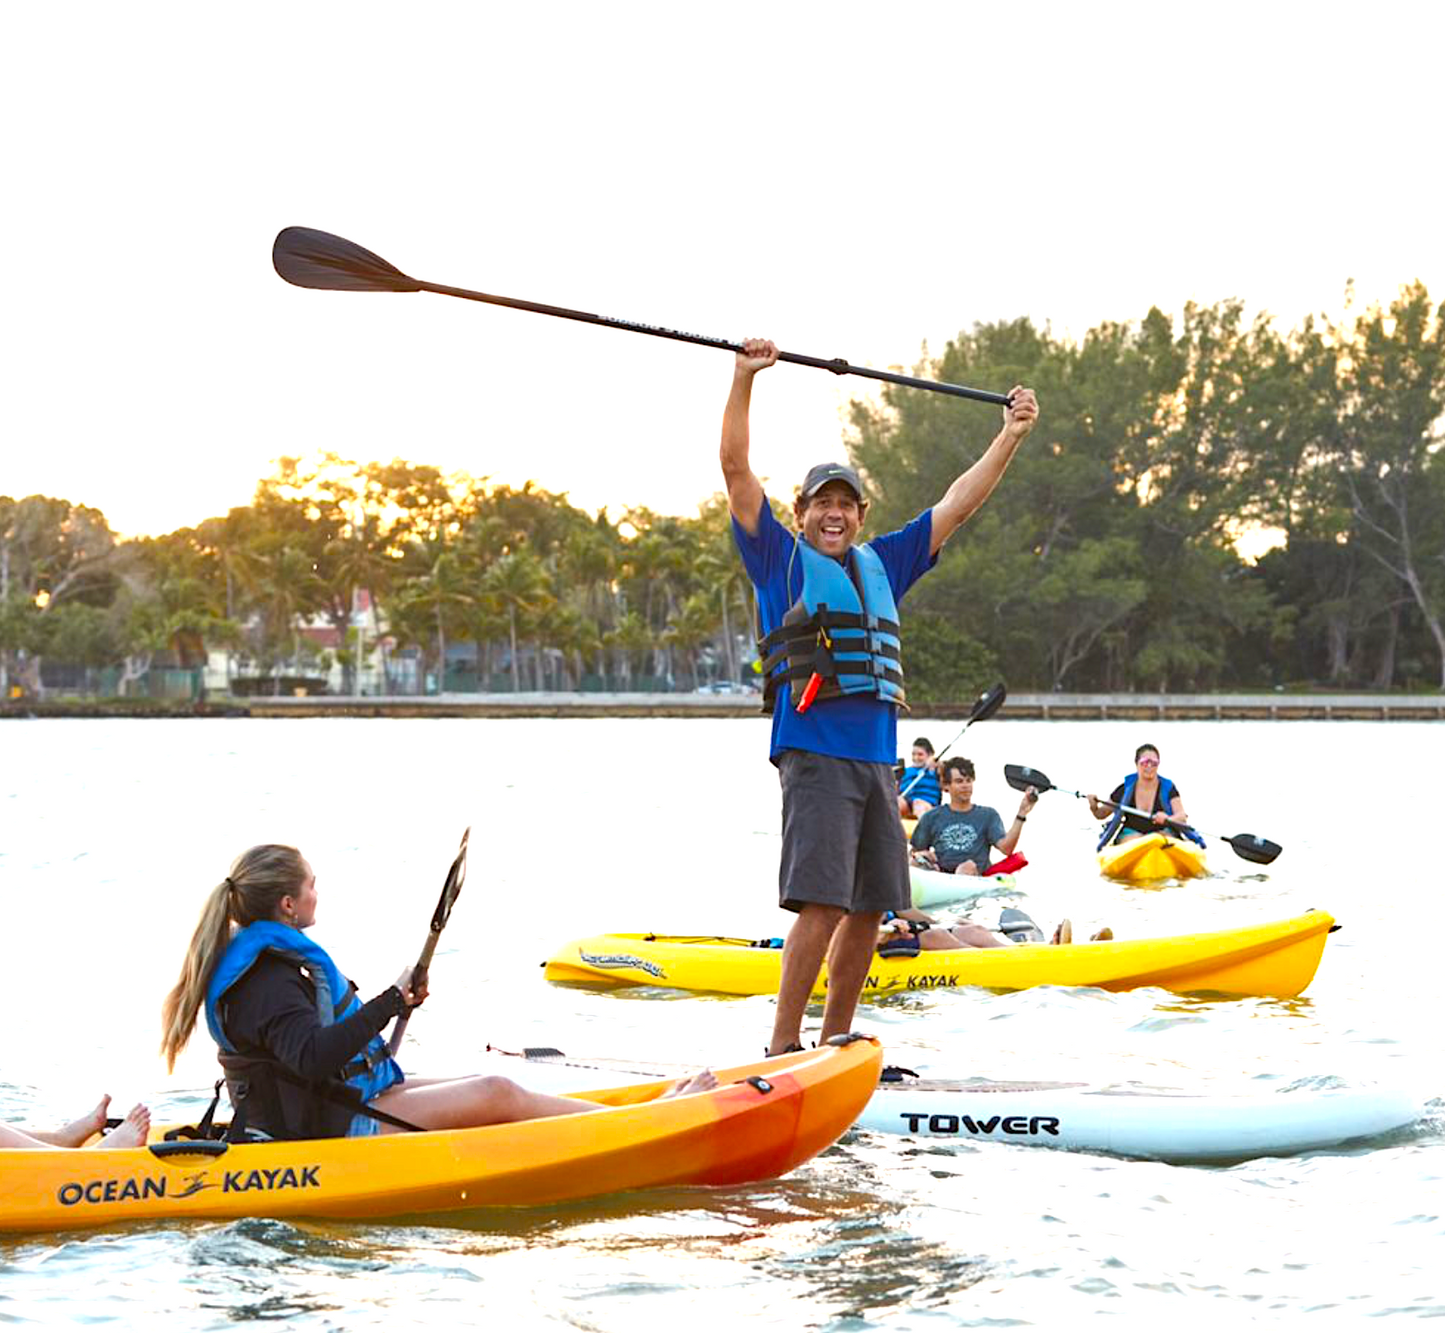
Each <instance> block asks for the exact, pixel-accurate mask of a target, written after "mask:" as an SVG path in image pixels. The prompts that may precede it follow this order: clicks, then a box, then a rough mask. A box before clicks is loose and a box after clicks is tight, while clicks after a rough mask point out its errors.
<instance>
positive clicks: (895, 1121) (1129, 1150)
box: [857, 1078, 1424, 1162]
mask: <svg viewBox="0 0 1445 1333" xmlns="http://www.w3.org/2000/svg"><path fill="white" fill-rule="evenodd" d="M1423 1114H1424V1103H1423V1101H1422V1099H1421V1098H1419V1097H1417V1096H1415V1095H1414V1094H1412V1093H1409V1092H1406V1091H1404V1090H1402V1089H1398V1088H1386V1087H1379V1086H1365V1087H1352V1088H1327V1089H1314V1090H1297V1091H1293V1092H1277V1093H1263V1094H1253V1095H1240V1096H1215V1095H1203V1094H1195V1093H1188V1092H1179V1091H1170V1090H1166V1089H1132V1088H1119V1087H1107V1086H1102V1085H1091V1084H1087V1083H964V1082H952V1081H948V1080H942V1079H922V1078H920V1079H910V1080H906V1081H904V1082H902V1083H891V1084H882V1085H880V1087H879V1089H878V1091H877V1092H875V1093H874V1094H873V1096H872V1098H870V1099H869V1102H868V1105H867V1107H866V1108H865V1110H864V1111H863V1114H862V1115H861V1116H860V1117H859V1118H858V1122H857V1123H858V1128H860V1129H868V1130H873V1131H875V1132H877V1133H884V1134H907V1135H912V1136H915V1137H918V1138H930V1139H946V1140H951V1141H953V1142H955V1143H961V1142H980V1141H987V1142H993V1143H1021V1144H1025V1145H1027V1146H1030V1147H1036V1148H1061V1149H1065V1150H1067V1151H1073V1152H1102V1153H1113V1154H1116V1155H1118V1156H1121V1157H1141V1158H1152V1159H1155V1160H1159V1161H1175V1162H1209V1161H1243V1160H1245V1159H1247V1158H1251V1157H1278V1156H1285V1155H1288V1154H1291V1153H1301V1152H1311V1151H1314V1150H1317V1149H1323V1148H1335V1147H1339V1146H1340V1145H1341V1144H1345V1143H1349V1142H1352V1141H1355V1140H1364V1139H1371V1138H1377V1137H1379V1136H1380V1135H1382V1134H1388V1133H1390V1132H1392V1131H1394V1130H1399V1129H1404V1128H1406V1127H1408V1126H1409V1125H1412V1124H1414V1123H1415V1122H1416V1121H1417V1120H1419V1119H1420V1118H1421V1117H1422V1116H1423Z"/></svg>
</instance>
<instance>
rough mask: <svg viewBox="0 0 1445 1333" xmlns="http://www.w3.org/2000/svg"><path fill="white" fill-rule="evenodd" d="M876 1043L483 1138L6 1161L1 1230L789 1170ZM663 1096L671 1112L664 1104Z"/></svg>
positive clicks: (871, 1065)
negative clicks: (706, 1086)
mask: <svg viewBox="0 0 1445 1333" xmlns="http://www.w3.org/2000/svg"><path fill="white" fill-rule="evenodd" d="M882 1064H883V1050H882V1047H881V1046H880V1045H879V1044H878V1042H877V1041H876V1040H874V1039H873V1038H871V1037H863V1038H855V1039H851V1040H850V1039H847V1038H843V1039H840V1042H839V1044H837V1045H825V1046H823V1047H821V1048H819V1049H817V1050H813V1051H804V1052H801V1053H799V1054H796V1055H788V1056H777V1057H775V1058H773V1059H771V1060H765V1061H761V1062H759V1063H757V1064H753V1065H743V1066H740V1067H738V1068H736V1069H726V1070H719V1071H718V1079H719V1082H720V1086H719V1087H717V1088H716V1089H714V1090H712V1091H709V1092H698V1093H692V1094H689V1095H687V1096H680V1097H669V1098H661V1094H662V1093H663V1092H665V1091H666V1090H667V1089H668V1088H669V1087H670V1086H671V1083H670V1081H663V1082H647V1083H638V1084H633V1085H630V1086H627V1087H620V1088H613V1089H610V1090H608V1091H605V1092H600V1093H590V1094H588V1097H589V1099H590V1100H594V1101H600V1102H604V1103H606V1105H607V1109H606V1110H602V1111H593V1112H589V1113H587V1114H583V1115H573V1116H558V1117H553V1118H551V1119H547V1120H527V1121H523V1122H521V1123H519V1124H512V1125H489V1126H487V1127H485V1128H482V1129H457V1130H434V1131H432V1132H430V1133H419V1134H383V1135H377V1136H374V1137H371V1138H345V1139H307V1140H298V1141H292V1142H282V1141H274V1142H262V1143H236V1144H227V1143H221V1142H216V1141H214V1140H201V1141H192V1140H182V1141H178V1142H163V1141H161V1142H157V1141H155V1138H154V1135H153V1141H152V1142H151V1143H149V1144H148V1145H147V1146H145V1147H143V1148H114V1149H106V1148H94V1149H88V1148H82V1149H71V1150H63V1149H53V1150H49V1151H43V1150H30V1149H20V1148H7V1149H0V1231H20V1232H27V1231H53V1230H61V1229H69V1228H72V1227H94V1226H102V1225H109V1224H111V1223H115V1222H140V1221H147V1220H151V1219H155V1218H231V1217H255V1216H260V1217H298V1216H299V1217H318V1218H348V1217H405V1216H416V1215H423V1214H435V1213H451V1212H459V1211H463V1210H468V1209H473V1208H484V1207H488V1206H492V1205H497V1204H547V1203H557V1202H560V1201H562V1200H567V1199H581V1198H586V1197H588V1196H591V1195H597V1194H610V1193H612V1192H614V1191H616V1190H631V1189H642V1188H648V1187H653V1186H659V1185H734V1184H739V1183H741V1182H744V1181H749V1180H765V1179H769V1178H771V1177H773V1176H778V1175H781V1174H783V1172H785V1171H790V1170H791V1169H792V1168H793V1167H795V1166H797V1165H798V1164H799V1163H800V1162H805V1161H807V1160H808V1158H810V1157H812V1156H814V1155H815V1154H817V1153H819V1152H821V1151H822V1150H823V1149H824V1148H826V1147H827V1146H828V1145H829V1144H831V1143H832V1142H833V1141H834V1140H836V1139H837V1138H838V1137H839V1136H840V1135H841V1134H842V1133H843V1131H844V1130H846V1129H847V1128H848V1127H849V1126H850V1125H851V1124H852V1123H853V1122H854V1121H855V1120H856V1119H857V1118H858V1115H859V1113H860V1112H861V1111H862V1110H863V1107H864V1106H865V1105H867V1102H868V1099H869V1097H871V1096H872V1095H873V1090H874V1088H875V1087H876V1086H877V1084H878V1076H879V1073H880V1072H881V1070H882ZM660 1098H661V1099H660Z"/></svg>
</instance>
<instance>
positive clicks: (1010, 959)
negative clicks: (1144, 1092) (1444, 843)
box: [544, 912, 1334, 996]
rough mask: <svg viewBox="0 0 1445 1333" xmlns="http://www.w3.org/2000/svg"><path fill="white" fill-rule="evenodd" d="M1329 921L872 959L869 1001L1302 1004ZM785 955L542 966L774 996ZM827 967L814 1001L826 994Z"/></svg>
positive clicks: (598, 946)
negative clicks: (1122, 996)
mask: <svg viewBox="0 0 1445 1333" xmlns="http://www.w3.org/2000/svg"><path fill="white" fill-rule="evenodd" d="M1333 925H1334V918H1333V917H1332V916H1330V915H1329V913H1328V912H1306V913H1305V914H1304V915H1303V916H1297V917H1291V918H1290V919H1289V920H1287V921H1272V922H1269V923H1268V924H1266V925H1261V926H1244V927H1237V928H1235V929H1233V930H1214V931H1208V932H1206V933H1204V934H1198V935H1170V936H1164V937H1162V938H1159V939H1150V940H1090V941H1088V942H1086V943H1082V944H1021V945H1016V946H1014V947H1011V948H1006V949H937V950H925V951H924V952H922V953H920V954H918V955H916V956H915V957H912V958H879V957H877V956H875V957H874V959H873V963H872V965H871V966H870V967H869V969H868V978H867V981H866V983H865V985H864V991H863V993H864V994H865V995H871V996H879V995H890V994H894V993H896V992H899V991H906V990H935V989H938V988H939V987H949V986H987V987H989V988H991V989H993V990H1022V989H1024V988H1026V987H1028V986H1100V987H1102V988H1103V989H1105V990H1116V991H1118V990H1133V989H1134V988H1135V987H1138V986H1162V987H1164V988H1165V989H1166V990H1173V991H1219V992H1223V993H1225V994H1229V995H1280V996H1289V995H1298V994H1299V993H1300V992H1301V991H1303V990H1304V988H1305V987H1306V986H1308V985H1309V984H1310V982H1311V981H1312V980H1313V979H1314V975H1315V969H1316V968H1318V967H1319V962H1320V955H1321V954H1322V953H1323V952H1324V947H1325V936H1326V935H1327V934H1328V933H1329V931H1330V928H1331V927H1332V926H1333ZM782 957H783V955H782V950H781V949H774V948H768V947H764V946H763V942H761V941H758V942H754V941H750V940H743V939H731V938H728V937H725V936H719V935H652V934H645V935H595V936H593V937H592V938H590V939H583V940H573V941H572V942H571V943H569V944H565V945H563V946H562V948H560V949H558V950H557V952H556V953H555V954H553V955H552V957H551V958H549V959H548V960H547V962H546V963H545V964H544V967H545V969H546V971H545V973H544V975H545V976H546V978H547V980H548V981H558V982H572V983H581V984H584V985H590V986H670V987H673V988H676V989H679V990H691V991H710V992H714V993H717V994H723V995H774V994H776V993H777V989H778V979H779V976H780V974H781V972H782ZM827 986H828V972H827V968H826V966H825V967H824V968H823V969H822V971H821V972H820V973H819V974H818V981H817V984H816V985H815V986H814V988H813V994H814V995H817V996H821V995H823V994H825V993H826V991H827Z"/></svg>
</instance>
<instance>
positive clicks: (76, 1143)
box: [0, 1093, 151, 1148]
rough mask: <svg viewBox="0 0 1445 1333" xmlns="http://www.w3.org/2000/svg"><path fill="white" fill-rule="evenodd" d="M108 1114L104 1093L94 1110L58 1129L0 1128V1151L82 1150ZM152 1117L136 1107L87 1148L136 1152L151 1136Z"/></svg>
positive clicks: (103, 1125)
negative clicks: (132, 1150) (37, 1149)
mask: <svg viewBox="0 0 1445 1333" xmlns="http://www.w3.org/2000/svg"><path fill="white" fill-rule="evenodd" d="M108 1110H110V1094H109V1093H107V1094H106V1095H105V1096H104V1097H102V1098H101V1099H100V1101H99V1102H97V1103H96V1107H95V1110H93V1111H91V1112H90V1114H89V1115H83V1116H81V1117H80V1119H79V1120H72V1121H71V1122H70V1123H69V1124H68V1125H62V1126H61V1127H60V1128H59V1129H51V1130H44V1129H17V1128H16V1127H15V1126H14V1125H0V1148H84V1147H85V1146H86V1141H87V1140H88V1139H92V1138H94V1137H95V1136H96V1135H97V1134H99V1133H100V1132H101V1130H103V1129H104V1128H105V1126H106V1119H105V1113H106V1112H107V1111H108ZM150 1127H151V1113H150V1109H149V1108H148V1107H146V1106H142V1105H140V1104H137V1105H135V1106H132V1107H131V1108H130V1114H129V1115H127V1116H126V1118H125V1119H124V1120H122V1121H121V1122H120V1124H118V1125H116V1126H115V1128H114V1129H112V1130H111V1131H110V1133H109V1134H107V1135H106V1136H105V1137H104V1138H102V1139H100V1140H98V1141H97V1142H95V1143H93V1144H90V1146H91V1147H93V1148H139V1147H140V1146H141V1144H143V1143H144V1142H145V1141H146V1135H147V1134H149V1133H150Z"/></svg>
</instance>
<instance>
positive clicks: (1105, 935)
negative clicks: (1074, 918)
mask: <svg viewBox="0 0 1445 1333" xmlns="http://www.w3.org/2000/svg"><path fill="white" fill-rule="evenodd" d="M1089 938H1090V939H1091V940H1112V939H1113V938H1114V932H1113V931H1112V930H1111V929H1110V928H1109V927H1108V926H1100V927H1099V929H1098V930H1096V931H1095V932H1094V933H1093V934H1092V935H1090V936H1089Z"/></svg>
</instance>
